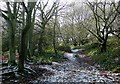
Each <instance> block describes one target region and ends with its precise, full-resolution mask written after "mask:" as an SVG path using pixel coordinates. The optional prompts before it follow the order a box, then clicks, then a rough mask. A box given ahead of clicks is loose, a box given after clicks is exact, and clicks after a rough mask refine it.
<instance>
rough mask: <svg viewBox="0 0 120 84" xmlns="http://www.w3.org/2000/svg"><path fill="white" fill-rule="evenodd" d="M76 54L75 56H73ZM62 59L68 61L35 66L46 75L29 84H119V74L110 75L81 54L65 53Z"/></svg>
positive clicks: (109, 72)
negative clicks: (44, 70)
mask: <svg viewBox="0 0 120 84" xmlns="http://www.w3.org/2000/svg"><path fill="white" fill-rule="evenodd" d="M76 54H77V56H75V55H76ZM64 57H65V58H68V60H66V61H64V62H63V63H57V62H53V63H52V65H39V66H37V68H42V69H46V70H48V73H43V74H42V75H43V77H38V78H37V80H34V81H31V83H34V84H38V83H39V82H41V81H42V82H46V84H52V82H65V83H69V84H70V82H71V84H74V83H83V82H86V83H92V84H93V83H98V82H102V83H106V84H119V83H120V73H112V72H111V71H106V70H102V69H100V68H98V67H96V66H95V65H94V64H93V63H92V60H91V59H90V58H88V57H86V56H85V55H84V54H81V52H75V53H65V54H64ZM97 66H98V65H97ZM34 68H35V66H34ZM38 73H39V72H38Z"/></svg>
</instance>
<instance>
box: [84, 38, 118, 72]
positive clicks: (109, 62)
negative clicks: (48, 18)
mask: <svg viewBox="0 0 120 84" xmlns="http://www.w3.org/2000/svg"><path fill="white" fill-rule="evenodd" d="M113 39H114V40H113ZM108 44H109V47H108V51H107V52H104V53H100V51H99V47H95V43H92V44H87V45H85V46H83V47H84V48H86V54H87V56H90V57H91V58H92V59H93V61H94V63H97V64H99V65H100V66H101V67H102V68H105V69H109V70H112V69H116V68H117V67H120V62H119V60H120V57H119V56H120V46H119V44H118V42H116V41H115V38H114V37H113V38H109V43H108Z"/></svg>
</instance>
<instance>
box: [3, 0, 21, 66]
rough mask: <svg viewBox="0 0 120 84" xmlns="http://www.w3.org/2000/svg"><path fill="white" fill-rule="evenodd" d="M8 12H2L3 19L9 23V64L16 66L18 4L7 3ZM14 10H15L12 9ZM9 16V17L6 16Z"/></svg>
mask: <svg viewBox="0 0 120 84" xmlns="http://www.w3.org/2000/svg"><path fill="white" fill-rule="evenodd" d="M6 5H7V11H4V10H2V17H3V18H4V19H5V20H6V22H7V24H8V25H7V27H8V29H9V30H8V34H9V51H10V57H9V63H10V64H11V65H15V64H16V63H15V31H16V27H17V14H18V11H19V6H17V5H18V3H16V2H14V3H13V6H10V5H11V4H10V2H6ZM12 8H13V9H12ZM6 14H7V16H6Z"/></svg>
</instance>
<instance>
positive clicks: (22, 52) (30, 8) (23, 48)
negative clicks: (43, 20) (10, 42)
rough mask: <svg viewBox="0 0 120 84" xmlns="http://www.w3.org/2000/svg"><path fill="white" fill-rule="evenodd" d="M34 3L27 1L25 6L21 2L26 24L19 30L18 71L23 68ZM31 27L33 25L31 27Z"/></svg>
mask: <svg viewBox="0 0 120 84" xmlns="http://www.w3.org/2000/svg"><path fill="white" fill-rule="evenodd" d="M35 5H36V2H28V5H27V6H26V5H25V3H24V2H22V6H23V8H24V10H25V12H26V24H25V27H24V26H23V29H22V32H21V44H20V56H19V65H18V68H19V71H23V70H24V60H25V58H26V57H27V43H28V33H29V30H30V29H31V26H32V24H33V23H32V20H31V17H32V14H34V13H33V9H34V7H35ZM32 28H33V27H32Z"/></svg>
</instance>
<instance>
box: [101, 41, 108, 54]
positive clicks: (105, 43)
mask: <svg viewBox="0 0 120 84" xmlns="http://www.w3.org/2000/svg"><path fill="white" fill-rule="evenodd" d="M106 51H107V40H104V42H103V43H102V45H101V53H103V52H106Z"/></svg>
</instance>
